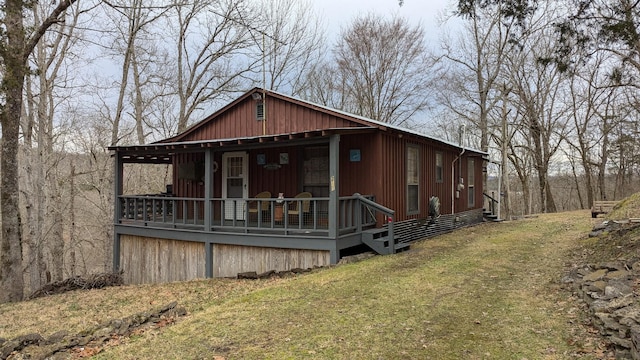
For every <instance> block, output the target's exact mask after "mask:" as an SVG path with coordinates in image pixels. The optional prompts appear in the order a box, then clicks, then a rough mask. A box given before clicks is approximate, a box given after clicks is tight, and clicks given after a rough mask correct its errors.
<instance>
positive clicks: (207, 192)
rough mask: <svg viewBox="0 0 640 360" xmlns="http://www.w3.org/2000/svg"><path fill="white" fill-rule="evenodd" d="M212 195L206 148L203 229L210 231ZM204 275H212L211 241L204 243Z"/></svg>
mask: <svg viewBox="0 0 640 360" xmlns="http://www.w3.org/2000/svg"><path fill="white" fill-rule="evenodd" d="M212 197H213V149H211V148H207V149H206V150H205V152H204V231H205V232H207V233H208V232H210V231H211V218H212V211H211V210H212V208H211V198H212ZM204 249H205V252H206V253H205V256H204V259H205V260H204V263H205V277H207V278H211V277H213V256H212V254H211V242H210V241H207V242H206V244H205V247H204Z"/></svg>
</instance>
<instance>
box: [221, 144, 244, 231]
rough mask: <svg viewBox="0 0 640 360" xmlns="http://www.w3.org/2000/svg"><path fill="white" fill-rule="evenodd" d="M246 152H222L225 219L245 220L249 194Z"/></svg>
mask: <svg viewBox="0 0 640 360" xmlns="http://www.w3.org/2000/svg"><path fill="white" fill-rule="evenodd" d="M247 159H248V155H247V153H246V152H227V153H224V154H222V197H223V198H224V199H225V202H224V218H225V220H233V219H234V215H235V219H236V220H244V214H245V201H244V200H242V199H245V198H247V196H248V186H247V179H248V171H247Z"/></svg>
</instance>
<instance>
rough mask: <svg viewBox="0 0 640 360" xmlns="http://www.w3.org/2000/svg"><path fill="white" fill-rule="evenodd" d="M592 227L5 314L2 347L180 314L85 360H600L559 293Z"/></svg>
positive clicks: (501, 229) (484, 235)
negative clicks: (143, 314) (145, 315)
mask: <svg viewBox="0 0 640 360" xmlns="http://www.w3.org/2000/svg"><path fill="white" fill-rule="evenodd" d="M592 225H593V222H592V220H591V218H590V214H589V213H588V212H587V211H580V212H571V213H562V214H548V215H541V216H538V217H536V218H531V219H526V220H519V221H513V222H504V223H486V224H481V225H479V226H475V227H470V228H466V229H462V230H459V231H456V232H453V233H450V234H447V235H443V236H439V237H436V238H431V239H428V240H425V241H421V242H418V243H417V244H415V245H413V246H412V249H411V250H410V251H409V252H405V253H401V254H396V255H391V256H376V257H373V258H370V259H368V260H365V261H361V262H357V263H353V264H346V265H340V266H337V267H332V268H328V269H318V270H314V271H313V272H311V273H308V274H305V275H301V276H293V277H289V278H283V279H280V278H276V279H268V280H259V281H250V280H229V279H219V280H207V281H194V282H188V283H176V284H166V285H155V286H150V285H146V286H125V287H118V288H109V289H103V290H92V291H85V292H81V291H80V292H72V293H68V294H63V295H56V296H52V297H49V298H43V299H37V300H33V301H28V302H25V303H22V304H4V305H0V319H2V320H0V337H4V338H13V337H15V336H17V335H22V334H28V333H33V332H37V333H40V334H43V336H44V337H46V336H50V334H53V333H55V332H56V331H59V330H61V329H66V330H67V331H70V332H74V333H75V332H81V331H82V330H83V329H85V328H87V327H88V326H90V325H94V324H96V323H100V322H103V321H106V320H108V319H117V318H122V317H126V316H129V315H131V314H134V313H136V312H139V311H143V310H145V309H149V308H154V307H156V306H158V305H161V304H162V303H166V302H169V301H177V302H178V303H179V304H180V305H181V306H184V307H185V308H186V310H187V311H188V314H187V316H185V317H182V318H180V319H177V320H176V321H175V323H173V324H166V326H162V327H158V328H152V329H148V330H145V331H140V332H137V333H134V334H129V336H121V337H117V336H114V337H112V338H111V340H110V341H109V342H108V343H107V344H106V345H107V346H104V345H103V346H100V347H98V348H96V349H95V350H94V351H93V352H92V353H91V354H94V353H98V354H97V355H96V358H99V359H156V358H167V359H169V358H181V359H196V358H216V359H283V358H285V359H299V358H309V359H316V358H318V359H355V358H358V359H380V358H384V359H397V358H406V359H460V358H465V359H488V358H492V359H506V358H513V359H524V358H527V359H568V358H587V359H588V358H606V356H607V349H606V348H605V347H604V345H602V344H601V343H600V342H599V339H598V337H597V336H595V335H594V334H593V333H592V330H591V329H590V328H588V327H585V326H583V325H582V324H583V319H582V317H581V310H580V304H579V302H577V301H576V299H575V298H573V297H572V295H571V293H570V292H568V291H566V290H564V289H563V287H562V286H561V283H560V279H561V278H562V277H563V274H564V273H565V272H566V269H567V267H568V266H571V265H572V262H573V261H574V259H575V256H574V254H575V253H576V252H582V250H583V248H584V246H586V245H588V240H587V237H586V234H588V232H589V230H590V229H591V227H592ZM5 319H11V320H10V321H7V320H5ZM24 351H25V352H28V351H29V348H26V349H25V350H24ZM74 354H75V355H74ZM67 355H68V356H72V355H73V356H79V355H78V353H77V352H76V353H73V352H69V353H67Z"/></svg>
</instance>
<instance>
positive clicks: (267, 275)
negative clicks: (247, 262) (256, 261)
mask: <svg viewBox="0 0 640 360" xmlns="http://www.w3.org/2000/svg"><path fill="white" fill-rule="evenodd" d="M275 275H276V271H275V270H269V271H266V272H263V273H262V274H258V279H268V278H270V277H273V276H275Z"/></svg>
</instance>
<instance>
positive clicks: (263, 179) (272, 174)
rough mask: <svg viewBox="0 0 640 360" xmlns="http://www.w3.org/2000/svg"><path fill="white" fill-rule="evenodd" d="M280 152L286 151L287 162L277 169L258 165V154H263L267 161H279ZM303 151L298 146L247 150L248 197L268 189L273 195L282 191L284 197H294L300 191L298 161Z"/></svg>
mask: <svg viewBox="0 0 640 360" xmlns="http://www.w3.org/2000/svg"><path fill="white" fill-rule="evenodd" d="M280 153H287V154H288V156H289V163H288V164H282V165H281V167H280V168H279V169H276V170H268V169H265V168H264V166H262V165H258V160H257V159H258V154H263V155H264V156H265V159H266V162H267V163H277V164H278V163H279V162H280ZM302 154H303V151H301V149H300V148H299V147H290V146H288V147H282V148H266V149H257V150H251V151H249V197H253V196H255V195H256V194H258V193H259V192H262V191H270V192H271V195H272V196H273V197H276V196H278V193H279V192H281V193H284V196H285V197H294V196H295V195H296V194H297V193H299V192H300V191H301V189H300V186H299V182H300V181H299V171H298V168H299V163H300V161H301V156H302Z"/></svg>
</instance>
